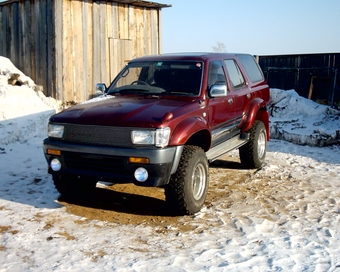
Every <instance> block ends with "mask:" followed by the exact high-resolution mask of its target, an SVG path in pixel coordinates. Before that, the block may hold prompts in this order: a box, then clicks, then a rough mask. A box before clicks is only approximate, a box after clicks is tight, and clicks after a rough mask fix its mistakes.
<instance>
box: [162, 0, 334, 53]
mask: <svg viewBox="0 0 340 272" xmlns="http://www.w3.org/2000/svg"><path fill="white" fill-rule="evenodd" d="M157 2H160V3H164V4H171V5H172V7H171V8H164V9H162V49H163V50H162V51H163V53H169V52H190V51H195V52H197V51H213V48H212V47H213V46H216V45H217V43H218V42H220V43H223V44H224V45H225V48H226V50H227V52H242V53H250V54H254V55H278V54H304V53H334V52H337V53H339V52H340V0H322V1H321V0H318V1H317V0H159V1H157Z"/></svg>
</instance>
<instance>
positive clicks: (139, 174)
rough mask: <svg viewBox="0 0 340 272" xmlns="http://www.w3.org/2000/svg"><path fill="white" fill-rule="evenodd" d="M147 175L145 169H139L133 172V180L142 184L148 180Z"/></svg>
mask: <svg viewBox="0 0 340 272" xmlns="http://www.w3.org/2000/svg"><path fill="white" fill-rule="evenodd" d="M148 177H149V174H148V171H146V169H145V168H143V167H139V168H137V169H136V171H135V179H136V180H137V181H139V182H144V181H146V180H147V179H148Z"/></svg>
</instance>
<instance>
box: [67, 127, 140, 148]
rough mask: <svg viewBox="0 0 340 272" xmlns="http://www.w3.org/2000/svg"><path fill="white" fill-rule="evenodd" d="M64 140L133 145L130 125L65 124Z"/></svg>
mask: <svg viewBox="0 0 340 272" xmlns="http://www.w3.org/2000/svg"><path fill="white" fill-rule="evenodd" d="M64 128H65V129H64V137H63V140H64V141H67V142H73V143H83V144H94V145H106V146H120V147H131V146H132V142H131V136H130V135H131V130H133V128H130V127H110V126H94V125H76V124H64Z"/></svg>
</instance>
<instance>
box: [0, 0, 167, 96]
mask: <svg viewBox="0 0 340 272" xmlns="http://www.w3.org/2000/svg"><path fill="white" fill-rule="evenodd" d="M166 7H171V5H166V4H160V3H155V2H149V1H140V0H8V1H5V2H0V55H1V56H4V57H7V58H9V59H11V61H12V62H13V63H14V65H16V66H17V67H18V68H19V69H20V70H22V71H23V72H24V73H25V74H26V75H28V76H30V77H31V78H32V79H33V80H34V81H35V83H36V84H39V85H42V86H43V91H44V94H45V95H46V96H51V97H54V98H57V99H59V100H62V101H65V102H66V101H75V102H81V101H84V100H87V99H88V98H90V97H91V96H92V95H93V92H94V90H95V84H96V83H99V82H103V83H106V84H109V83H110V82H111V80H113V79H114V77H115V76H116V74H117V73H118V72H119V70H120V69H121V68H122V67H123V66H124V65H125V64H126V61H128V60H130V59H132V58H135V57H139V56H142V55H150V54H159V53H161V48H162V45H161V38H162V37H161V19H162V18H161V10H162V8H166Z"/></svg>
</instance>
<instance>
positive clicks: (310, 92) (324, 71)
mask: <svg viewBox="0 0 340 272" xmlns="http://www.w3.org/2000/svg"><path fill="white" fill-rule="evenodd" d="M258 59H259V64H260V66H261V68H262V70H263V73H264V75H265V77H266V79H267V82H268V85H269V86H270V87H271V88H279V89H284V90H289V89H294V90H295V91H296V92H297V93H298V94H299V95H301V96H303V97H306V98H309V99H312V100H314V101H319V102H322V103H325V104H328V105H331V106H334V107H336V106H339V103H340V75H339V73H340V53H330V54H304V55H281V56H259V57H258Z"/></svg>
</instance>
